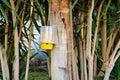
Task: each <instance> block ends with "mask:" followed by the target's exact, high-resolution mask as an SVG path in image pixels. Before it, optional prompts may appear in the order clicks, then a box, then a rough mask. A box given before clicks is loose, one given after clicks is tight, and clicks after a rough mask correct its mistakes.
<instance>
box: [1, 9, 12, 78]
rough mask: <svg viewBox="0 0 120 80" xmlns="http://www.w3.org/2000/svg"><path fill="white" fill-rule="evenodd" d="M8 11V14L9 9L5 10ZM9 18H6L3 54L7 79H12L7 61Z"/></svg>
mask: <svg viewBox="0 0 120 80" xmlns="http://www.w3.org/2000/svg"><path fill="white" fill-rule="evenodd" d="M5 11H6V13H7V14H8V9H6V10H5ZM8 26H9V24H8V19H6V25H5V33H6V34H5V44H4V45H5V53H4V54H3V55H4V57H3V58H4V65H5V74H6V80H9V79H10V76H9V68H8V62H7V48H8Z"/></svg>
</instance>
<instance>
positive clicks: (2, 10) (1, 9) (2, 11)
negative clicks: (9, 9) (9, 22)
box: [0, 4, 7, 20]
mask: <svg viewBox="0 0 120 80" xmlns="http://www.w3.org/2000/svg"><path fill="white" fill-rule="evenodd" d="M0 11H1V13H2V15H3V17H4V18H5V20H6V19H7V15H6V13H5V11H4V9H3V7H2V6H1V4H0Z"/></svg>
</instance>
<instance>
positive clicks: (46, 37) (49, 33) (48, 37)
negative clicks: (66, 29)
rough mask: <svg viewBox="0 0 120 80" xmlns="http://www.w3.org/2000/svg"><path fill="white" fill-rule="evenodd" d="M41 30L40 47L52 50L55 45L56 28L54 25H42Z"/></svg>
mask: <svg viewBox="0 0 120 80" xmlns="http://www.w3.org/2000/svg"><path fill="white" fill-rule="evenodd" d="M40 32H41V33H40V48H41V49H44V50H52V49H53V47H54V45H55V29H54V28H53V27H52V26H42V27H41V31H40Z"/></svg>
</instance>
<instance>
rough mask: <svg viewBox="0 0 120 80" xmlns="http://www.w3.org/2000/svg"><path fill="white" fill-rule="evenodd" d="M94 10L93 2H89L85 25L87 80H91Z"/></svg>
mask: <svg viewBox="0 0 120 80" xmlns="http://www.w3.org/2000/svg"><path fill="white" fill-rule="evenodd" d="M93 9H94V0H92V1H91V5H90V6H89V9H88V21H87V22H88V23H87V38H86V39H87V42H86V51H87V52H86V55H87V60H88V72H89V73H88V77H89V80H93V59H94V54H92V53H91V43H92V41H91V35H92V13H93Z"/></svg>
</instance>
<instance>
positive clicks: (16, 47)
mask: <svg viewBox="0 0 120 80" xmlns="http://www.w3.org/2000/svg"><path fill="white" fill-rule="evenodd" d="M10 4H11V6H12V19H13V27H14V28H15V30H14V51H15V52H14V56H15V59H14V62H13V80H19V37H18V29H17V27H16V25H15V24H16V15H15V5H14V1H13V0H10Z"/></svg>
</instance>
